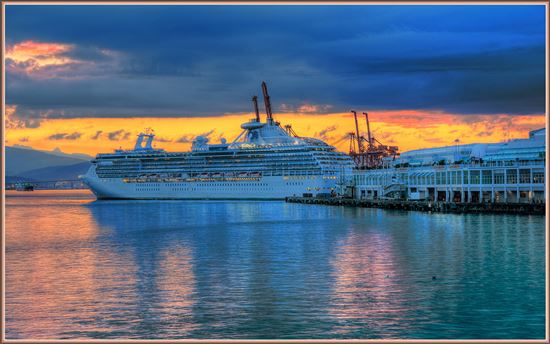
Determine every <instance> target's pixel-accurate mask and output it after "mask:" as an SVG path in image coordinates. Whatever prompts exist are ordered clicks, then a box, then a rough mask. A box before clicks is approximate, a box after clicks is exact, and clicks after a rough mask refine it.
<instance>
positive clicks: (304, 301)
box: [5, 191, 545, 339]
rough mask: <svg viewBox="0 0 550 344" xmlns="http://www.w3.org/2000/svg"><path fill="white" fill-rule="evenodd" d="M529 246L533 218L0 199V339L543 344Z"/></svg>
mask: <svg viewBox="0 0 550 344" xmlns="http://www.w3.org/2000/svg"><path fill="white" fill-rule="evenodd" d="M544 243H545V218H544V217H542V216H503V215H443V214H425V213H420V212H401V211H384V210H378V209H363V208H341V207H327V206H313V205H299V204H285V203H284V202H275V201H271V202H261V201H258V202H251V201H94V198H93V197H92V195H91V194H90V193H88V192H86V191H35V192H8V194H7V197H6V261H5V265H6V299H5V304H6V337H7V338H9V339H17V338H40V339H54V338H71V339H89V338H106V339H116V338H130V339H138V338H141V339H152V338H258V339H259V338H274V339H284V338H411V339H414V338H463V339H464V338H538V339H543V338H544V331H545V328H544V320H545V319H544V311H545V308H544V302H545V299H544V298H545V294H544V288H545V285H544V279H545V259H544V257H545V246H544ZM432 276H435V277H436V279H435V280H434V279H433V278H432Z"/></svg>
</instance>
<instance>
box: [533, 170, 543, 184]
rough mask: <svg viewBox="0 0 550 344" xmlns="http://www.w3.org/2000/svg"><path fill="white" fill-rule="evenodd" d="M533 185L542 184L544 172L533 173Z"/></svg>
mask: <svg viewBox="0 0 550 344" xmlns="http://www.w3.org/2000/svg"><path fill="white" fill-rule="evenodd" d="M533 183H535V184H543V183H544V172H533Z"/></svg>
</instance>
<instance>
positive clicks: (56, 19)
mask: <svg viewBox="0 0 550 344" xmlns="http://www.w3.org/2000/svg"><path fill="white" fill-rule="evenodd" d="M61 9H62V10H61ZM544 14H545V8H544V6H542V5H540V6H539V5H537V6H532V5H531V6H527V5H526V6H517V5H513V6H504V5H502V6H476V5H473V6H464V5H457V6H66V7H60V6H7V15H6V38H7V43H8V45H13V44H16V43H19V42H22V41H25V40H34V41H39V42H59V43H66V44H73V45H74V47H75V48H74V49H73V50H71V51H68V52H65V53H64V55H65V56H67V57H70V58H72V59H75V60H79V61H84V62H85V63H81V64H75V65H74V66H72V68H69V69H64V70H62V71H58V70H57V69H54V70H53V71H50V73H53V77H51V75H49V74H48V76H50V77H48V78H43V79H37V78H33V77H31V76H26V75H21V74H16V73H11V72H9V70H8V74H7V94H6V96H7V103H8V104H17V105H18V110H17V116H18V117H19V118H20V119H21V120H22V121H25V120H30V119H33V120H35V119H37V118H71V117H137V116H147V117H149V116H159V117H186V116H218V115H223V114H224V113H232V112H245V111H252V108H251V103H250V101H249V97H250V95H252V94H258V93H260V92H261V90H260V87H259V84H260V82H261V81H262V80H266V81H267V82H268V86H269V88H270V94H271V96H272V102H273V104H274V106H275V108H280V106H281V104H285V105H286V106H287V107H288V108H293V109H297V108H299V107H300V106H301V105H302V104H313V105H323V104H328V105H331V106H332V107H331V108H330V110H331V111H334V112H339V111H348V110H349V109H350V107H357V108H366V109H373V110H374V109H429V110H443V111H448V112H454V113H462V114H477V113H517V114H529V113H542V112H544V99H545V98H544V97H545V93H544V92H545V75H544V63H545V50H544V49H545V46H544V44H545V43H544V42H545V22H544V20H545V18H544ZM38 19H39V20H38ZM30 22H32V23H33V25H28V23H30ZM22 63H26V62H22ZM55 68H58V67H55ZM55 73H58V74H55ZM56 76H57V77H56ZM70 76H74V77H73V78H70ZM183 139H187V138H183Z"/></svg>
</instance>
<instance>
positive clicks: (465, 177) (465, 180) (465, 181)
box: [464, 171, 469, 184]
mask: <svg viewBox="0 0 550 344" xmlns="http://www.w3.org/2000/svg"><path fill="white" fill-rule="evenodd" d="M464 184H469V182H468V171H464Z"/></svg>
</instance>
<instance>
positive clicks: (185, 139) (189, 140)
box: [176, 129, 215, 143]
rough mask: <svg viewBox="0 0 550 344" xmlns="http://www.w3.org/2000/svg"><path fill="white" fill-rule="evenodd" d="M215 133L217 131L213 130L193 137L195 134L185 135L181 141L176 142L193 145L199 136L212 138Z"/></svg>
mask: <svg viewBox="0 0 550 344" xmlns="http://www.w3.org/2000/svg"><path fill="white" fill-rule="evenodd" d="M214 131H215V129H212V130H210V131H207V132H205V133H202V134H199V135H193V134H188V135H183V136H181V137H180V138H179V139H177V140H176V142H178V143H192V142H193V140H194V139H195V137H198V136H202V137H206V138H210V136H211V135H212V134H213V133H214Z"/></svg>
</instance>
